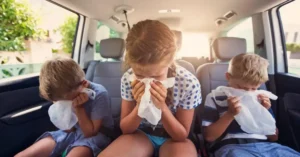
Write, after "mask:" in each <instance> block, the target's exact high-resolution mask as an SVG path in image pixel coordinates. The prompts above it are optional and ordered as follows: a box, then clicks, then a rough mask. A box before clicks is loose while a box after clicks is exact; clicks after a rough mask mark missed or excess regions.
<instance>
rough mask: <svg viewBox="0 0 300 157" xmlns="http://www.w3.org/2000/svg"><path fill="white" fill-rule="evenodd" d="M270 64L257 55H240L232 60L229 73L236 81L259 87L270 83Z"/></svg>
mask: <svg viewBox="0 0 300 157" xmlns="http://www.w3.org/2000/svg"><path fill="white" fill-rule="evenodd" d="M268 65H269V62H268V61H267V60H266V59H264V58H262V57H260V56H259V55H256V54H250V53H245V54H240V55H237V56H235V57H233V58H232V59H231V60H230V63H229V67H228V73H229V74H230V75H231V77H232V78H234V79H239V80H242V81H243V82H245V83H249V84H251V85H259V84H262V83H265V82H266V81H268V79H269V77H268Z"/></svg>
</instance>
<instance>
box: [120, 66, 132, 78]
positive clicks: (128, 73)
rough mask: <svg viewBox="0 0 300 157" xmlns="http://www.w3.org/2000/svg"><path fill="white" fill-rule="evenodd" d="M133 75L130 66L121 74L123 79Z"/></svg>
mask: <svg viewBox="0 0 300 157" xmlns="http://www.w3.org/2000/svg"><path fill="white" fill-rule="evenodd" d="M132 75H133V70H132V68H130V69H128V70H127V71H126V72H125V73H124V74H123V77H122V78H123V79H124V78H125V79H129V78H130V77H131V76H132Z"/></svg>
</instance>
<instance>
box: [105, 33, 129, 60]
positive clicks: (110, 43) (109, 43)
mask: <svg viewBox="0 0 300 157" xmlns="http://www.w3.org/2000/svg"><path fill="white" fill-rule="evenodd" d="M124 50H125V41H124V39H121V38H110V39H103V40H101V41H100V54H101V56H102V57H103V58H114V59H119V58H121V57H122V56H123V53H124Z"/></svg>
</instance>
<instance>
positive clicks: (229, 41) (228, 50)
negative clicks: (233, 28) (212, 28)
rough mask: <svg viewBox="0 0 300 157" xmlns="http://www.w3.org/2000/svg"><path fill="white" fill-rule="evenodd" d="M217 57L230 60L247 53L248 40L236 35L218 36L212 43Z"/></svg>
mask: <svg viewBox="0 0 300 157" xmlns="http://www.w3.org/2000/svg"><path fill="white" fill-rule="evenodd" d="M212 47H213V50H214V52H215V55H216V57H217V58H218V59H219V60H221V61H229V60H230V59H231V58H233V57H234V56H236V55H239V54H242V53H246V49H247V48H246V40H245V39H243V38H235V37H221V38H217V39H216V40H215V41H214V42H213V44H212Z"/></svg>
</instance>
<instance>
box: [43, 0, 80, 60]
mask: <svg viewBox="0 0 300 157" xmlns="http://www.w3.org/2000/svg"><path fill="white" fill-rule="evenodd" d="M46 1H47V2H49V3H52V4H54V5H56V6H58V7H61V8H64V9H66V10H68V11H70V12H72V13H74V14H76V15H77V23H76V30H75V35H74V39H73V46H72V54H71V58H72V59H74V51H75V46H76V42H77V35H78V31H79V25H80V20H81V15H82V14H80V13H79V12H77V11H75V10H73V9H70V8H68V7H66V6H63V5H61V4H59V3H57V2H54V1H51V0H46ZM82 16H83V17H84V18H83V20H84V21H83V29H82V30H81V31H83V30H84V24H85V18H86V16H85V15H82ZM82 37H83V33H82V35H81V39H80V46H79V50H80V49H81V44H82ZM78 55H79V56H78V60H77V61H76V60H75V61H76V62H77V63H79V61H80V53H79V54H78Z"/></svg>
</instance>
